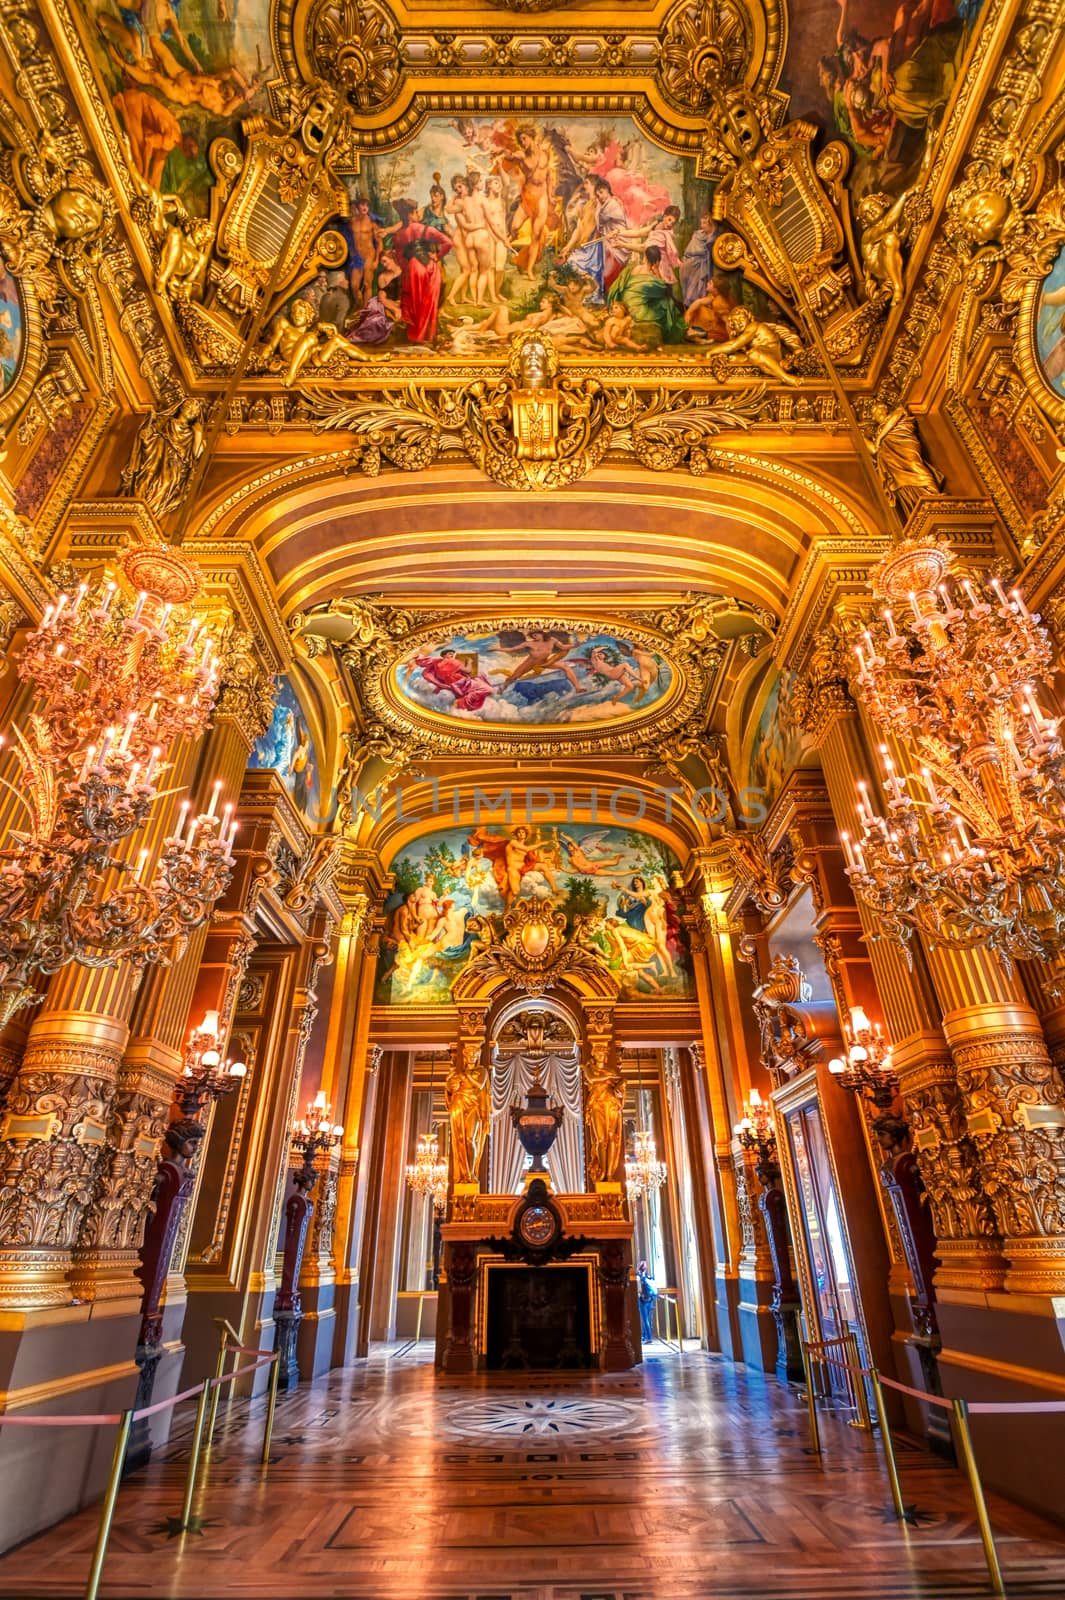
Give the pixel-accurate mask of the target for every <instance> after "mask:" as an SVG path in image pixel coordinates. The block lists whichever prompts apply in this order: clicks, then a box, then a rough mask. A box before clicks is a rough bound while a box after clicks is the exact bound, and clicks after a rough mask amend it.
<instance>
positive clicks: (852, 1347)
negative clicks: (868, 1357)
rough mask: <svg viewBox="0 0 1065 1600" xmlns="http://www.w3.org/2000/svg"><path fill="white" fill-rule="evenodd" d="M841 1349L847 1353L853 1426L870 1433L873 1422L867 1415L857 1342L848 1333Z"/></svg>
mask: <svg viewBox="0 0 1065 1600" xmlns="http://www.w3.org/2000/svg"><path fill="white" fill-rule="evenodd" d="M843 1348H844V1349H845V1350H846V1352H847V1361H848V1376H849V1378H850V1385H851V1389H852V1391H853V1393H854V1406H855V1410H856V1411H857V1413H858V1415H857V1416H856V1417H855V1419H854V1424H853V1426H854V1427H856V1428H861V1430H862V1432H863V1433H872V1431H873V1420H872V1418H871V1417H870V1415H869V1396H868V1395H867V1394H866V1392H865V1379H864V1378H863V1377H862V1358H861V1354H860V1352H859V1350H858V1340H857V1339H856V1337H855V1336H854V1334H853V1333H852V1332H850V1331H848V1332H847V1333H845V1334H844V1335H843Z"/></svg>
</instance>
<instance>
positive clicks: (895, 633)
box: [884, 607, 899, 639]
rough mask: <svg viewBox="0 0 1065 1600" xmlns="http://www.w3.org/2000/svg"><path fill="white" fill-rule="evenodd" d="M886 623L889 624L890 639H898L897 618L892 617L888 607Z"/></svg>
mask: <svg viewBox="0 0 1065 1600" xmlns="http://www.w3.org/2000/svg"><path fill="white" fill-rule="evenodd" d="M884 621H885V622H886V623H887V630H888V637H889V638H890V639H897V638H898V636H899V633H898V629H897V628H896V626H895V618H894V617H893V616H892V615H891V612H890V611H888V610H887V608H886V607H885V610H884Z"/></svg>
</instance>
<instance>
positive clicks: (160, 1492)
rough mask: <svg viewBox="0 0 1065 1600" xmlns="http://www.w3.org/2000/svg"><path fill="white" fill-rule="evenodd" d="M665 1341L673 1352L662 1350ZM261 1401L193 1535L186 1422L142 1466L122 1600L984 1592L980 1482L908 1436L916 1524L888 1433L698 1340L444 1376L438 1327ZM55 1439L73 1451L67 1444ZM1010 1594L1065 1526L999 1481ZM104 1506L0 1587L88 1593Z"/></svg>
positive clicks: (117, 1536) (1058, 1544) (1045, 1578)
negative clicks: (638, 1353)
mask: <svg viewBox="0 0 1065 1600" xmlns="http://www.w3.org/2000/svg"><path fill="white" fill-rule="evenodd" d="M652 1350H653V1347H652ZM264 1404H265V1402H264V1401H262V1400H257V1401H254V1402H251V1403H250V1404H249V1403H247V1402H238V1403H235V1404H234V1406H233V1409H232V1412H231V1415H230V1416H229V1417H228V1418H227V1419H226V1420H225V1422H224V1425H223V1427H222V1429H221V1431H220V1434H219V1438H218V1441H217V1443H216V1446H215V1449H214V1451H213V1454H212V1458H211V1461H210V1466H209V1473H208V1477H207V1479H206V1489H205V1493H204V1496H203V1504H202V1506H201V1507H200V1509H201V1510H202V1513H203V1516H204V1528H203V1531H202V1533H200V1534H197V1535H192V1534H186V1535H182V1536H178V1537H170V1536H169V1535H168V1531H167V1518H168V1517H170V1516H172V1515H174V1514H175V1513H176V1512H177V1511H178V1509H179V1506H180V1502H181V1486H182V1482H183V1478H184V1472H185V1467H186V1464H187V1439H188V1428H189V1422H188V1419H187V1418H186V1419H183V1420H182V1421H181V1422H180V1423H179V1425H178V1427H177V1429H176V1430H175V1435H174V1438H173V1441H172V1443H171V1445H170V1447H169V1448H168V1450H167V1451H166V1452H165V1454H164V1455H163V1456H162V1457H161V1458H159V1459H157V1460H156V1461H154V1462H153V1463H152V1465H151V1466H150V1467H149V1468H148V1470H147V1471H146V1472H144V1473H140V1474H137V1475H136V1476H135V1477H133V1478H131V1479H130V1480H128V1481H127V1483H126V1484H125V1485H124V1487H123V1489H122V1493H121V1496H120V1498H119V1504H118V1510H117V1514H116V1519H115V1527H114V1533H113V1535H112V1539H111V1546H110V1551H109V1554H108V1558H107V1565H106V1568H105V1573H104V1582H103V1587H102V1591H101V1593H102V1595H103V1596H105V1597H107V1600H119V1597H121V1600H156V1597H163V1596H166V1597H174V1600H223V1597H226V1600H229V1597H233V1600H288V1597H295V1596H300V1597H301V1600H303V1597H308V1600H310V1597H313V1600H319V1597H320V1600H914V1597H918V1596H920V1597H927V1600H955V1597H966V1600H977V1597H982V1596H984V1595H987V1594H988V1593H989V1592H990V1591H989V1589H988V1587H987V1580H986V1570H985V1568H984V1565H983V1558H982V1553H981V1546H980V1540H979V1536H978V1532H977V1528H976V1524H975V1520H974V1518H973V1514H972V1508H971V1504H970V1501H969V1497H968V1490H967V1486H966V1483H965V1481H964V1479H963V1477H962V1476H961V1474H960V1473H958V1472H956V1471H954V1470H953V1469H951V1468H949V1467H946V1466H944V1465H942V1464H941V1463H939V1462H937V1461H935V1460H934V1458H931V1457H929V1456H928V1455H926V1454H925V1453H924V1451H922V1450H920V1449H918V1448H917V1447H916V1446H911V1447H909V1448H906V1447H905V1446H903V1448H902V1450H901V1465H902V1472H903V1488H904V1494H905V1499H906V1501H907V1502H908V1504H909V1505H910V1506H912V1508H913V1512H912V1516H913V1525H911V1526H900V1524H898V1523H897V1522H896V1521H895V1518H894V1515H893V1512H892V1510H891V1501H890V1493H889V1490H888V1485H887V1479H886V1476H885V1473H884V1470H883V1466H882V1462H881V1456H880V1450H879V1445H878V1444H877V1443H875V1442H874V1441H872V1440H870V1439H869V1438H867V1437H865V1436H862V1435H859V1434H857V1433H856V1432H855V1431H854V1430H853V1429H850V1428H848V1427H847V1426H846V1425H845V1423H844V1421H843V1420H842V1419H839V1420H836V1419H828V1420H826V1423H825V1427H824V1434H825V1457H824V1462H823V1464H820V1463H818V1462H817V1460H816V1458H813V1457H811V1456H810V1455H809V1454H808V1453H807V1450H806V1445H807V1432H806V1422H805V1413H804V1409H803V1406H802V1404H801V1402H800V1401H799V1400H798V1399H797V1398H796V1397H795V1396H793V1395H791V1394H789V1393H787V1392H785V1391H783V1390H782V1389H781V1388H780V1386H779V1385H777V1384H776V1383H775V1382H773V1381H772V1380H770V1379H765V1378H762V1377H761V1376H760V1375H757V1374H751V1373H748V1372H747V1371H746V1370H745V1369H743V1368H737V1367H734V1366H732V1365H731V1363H729V1362H727V1361H724V1360H723V1359H721V1358H716V1357H710V1356H707V1355H705V1354H703V1353H701V1352H698V1351H696V1350H694V1348H693V1349H692V1350H691V1351H690V1352H689V1353H688V1354H686V1355H685V1357H684V1359H683V1360H680V1359H679V1358H678V1357H677V1356H676V1355H671V1354H670V1353H668V1352H667V1351H665V1350H662V1349H661V1348H659V1350H658V1351H657V1352H654V1353H652V1354H651V1355H650V1356H649V1359H648V1360H647V1361H646V1362H645V1363H644V1365H643V1367H642V1368H640V1369H637V1370H636V1371H634V1372H629V1373H622V1374H616V1375H602V1376H600V1375H595V1376H575V1377H571V1378H565V1379H546V1378H545V1379H528V1378H515V1377H510V1376H507V1377H498V1378H493V1379H470V1380H466V1381H459V1380H447V1381H440V1380H438V1379H437V1378H436V1376H435V1375H434V1372H433V1369H432V1366H431V1350H430V1347H429V1345H427V1344H423V1345H422V1346H421V1347H420V1349H419V1351H418V1352H417V1353H416V1354H415V1355H414V1356H413V1357H412V1356H411V1355H410V1354H408V1355H406V1356H401V1355H399V1354H398V1347H397V1348H392V1349H381V1350H377V1351H375V1353H374V1355H373V1356H372V1357H371V1359H370V1360H369V1361H368V1362H363V1363H361V1364H360V1365H359V1366H357V1367H355V1368H353V1369H351V1370H350V1371H345V1372H334V1373H331V1374H329V1375H328V1377H326V1378H324V1379H322V1380H320V1381H319V1382H317V1383H315V1384H313V1385H310V1386H307V1387H305V1388H303V1389H300V1390H299V1391H297V1392H296V1393H295V1394H294V1395H292V1396H291V1397H288V1398H285V1397H282V1399H281V1401H280V1403H279V1406H278V1416H277V1427H276V1430H275V1434H274V1449H273V1454H272V1459H271V1463H270V1467H269V1471H268V1472H267V1473H266V1474H265V1475H264V1474H263V1473H262V1471H261V1469H260V1467H259V1463H258V1451H259V1445H260V1441H261V1435H262V1425H263V1413H264ZM57 1448H62V1446H61V1444H57ZM991 1507H992V1516H993V1519H994V1522H995V1527H996V1532H997V1535H998V1543H999V1554H1000V1559H1001V1561H1002V1565H1003V1568H1004V1571H1005V1573H1006V1577H1007V1582H1008V1585H1009V1592H1010V1594H1011V1595H1018V1596H1020V1595H1040V1596H1057V1597H1065V1530H1063V1529H1061V1528H1056V1527H1054V1526H1053V1525H1050V1524H1048V1523H1045V1522H1043V1521H1041V1520H1040V1519H1039V1518H1037V1517H1035V1516H1032V1515H1030V1514H1028V1513H1027V1512H1024V1511H1022V1510H1019V1509H1018V1508H1017V1507H1014V1506H1011V1505H1009V1504H1007V1503H1005V1502H1003V1501H1001V1500H998V1499H996V1498H995V1497H994V1496H992V1497H991ZM96 1520H97V1518H96V1513H95V1512H94V1511H92V1510H89V1511H86V1512H83V1513H81V1514H80V1515H79V1516H77V1517H73V1518H71V1519H70V1520H69V1521H67V1522H65V1523H63V1524H62V1525H60V1526H59V1527H58V1528H55V1529H53V1530H51V1531H50V1532H49V1533H46V1534H43V1535H42V1536H41V1537H39V1538H37V1539H34V1540H32V1541H30V1542H29V1543H27V1544H25V1545H23V1546H21V1547H20V1548H19V1549H17V1550H14V1551H11V1552H10V1553H9V1554H8V1555H7V1556H6V1557H5V1558H4V1559H3V1561H0V1595H3V1596H18V1597H19V1600H42V1597H48V1600H59V1597H67V1596H75V1595H80V1594H81V1593H82V1591H83V1588H84V1583H85V1575H86V1572H87V1569H88V1564H89V1557H90V1552H91V1549H92V1544H93V1539H94V1535H95V1530H96Z"/></svg>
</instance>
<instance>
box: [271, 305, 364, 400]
mask: <svg viewBox="0 0 1065 1600" xmlns="http://www.w3.org/2000/svg"><path fill="white" fill-rule="evenodd" d="M275 352H276V353H277V354H278V355H279V356H280V357H281V360H282V361H283V362H287V366H286V367H285V375H284V377H283V379H282V380H281V381H282V382H283V383H284V385H285V387H286V389H290V388H291V387H292V385H293V384H294V383H295V381H296V379H297V378H298V377H299V375H300V373H301V372H302V371H303V369H304V367H305V366H306V365H307V362H308V361H310V363H311V365H312V366H315V367H322V366H324V365H325V363H326V362H327V361H329V360H330V359H331V357H333V356H345V357H346V358H347V359H348V360H349V361H383V360H385V359H386V358H385V357H384V356H380V355H370V354H369V352H368V351H366V350H360V349H359V347H358V345H355V344H352V342H351V340H350V339H345V338H344V337H343V335H342V334H340V333H338V332H337V330H336V327H335V326H334V324H333V323H331V322H319V321H318V315H317V312H316V311H315V309H314V307H313V306H312V305H311V303H310V301H309V300H294V301H293V302H292V304H291V306H290V307H289V309H288V312H287V314H286V313H285V312H284V311H282V312H281V313H280V314H279V315H278V316H277V317H276V318H275V320H274V329H273V332H272V333H271V335H270V337H269V339H268V340H267V342H266V344H265V345H263V349H262V354H263V358H264V360H266V361H267V362H269V361H270V360H271V358H272V357H273V355H274V353H275Z"/></svg>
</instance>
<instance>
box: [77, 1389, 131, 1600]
mask: <svg viewBox="0 0 1065 1600" xmlns="http://www.w3.org/2000/svg"><path fill="white" fill-rule="evenodd" d="M132 1426H133V1412H132V1410H129V1411H123V1413H122V1420H121V1421H120V1422H119V1424H118V1437H117V1438H116V1439H115V1449H114V1454H113V1455H112V1457H111V1476H110V1477H109V1478H108V1480H107V1492H106V1494H105V1495H104V1503H103V1507H102V1509H101V1511H100V1527H99V1530H98V1532H97V1534H96V1547H95V1549H94V1550H93V1553H92V1566H91V1567H90V1568H89V1581H88V1583H87V1584H86V1585H85V1600H96V1596H97V1593H98V1591H99V1588H100V1575H101V1573H102V1572H103V1568H104V1557H105V1556H106V1554H107V1541H108V1539H109V1538H110V1537H111V1523H112V1522H113V1521H114V1516H115V1502H116V1501H117V1499H118V1488H119V1484H120V1483H121V1482H122V1468H123V1466H124V1465H125V1461H126V1449H127V1447H128V1445H129V1431H130V1428H131V1427H132Z"/></svg>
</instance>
